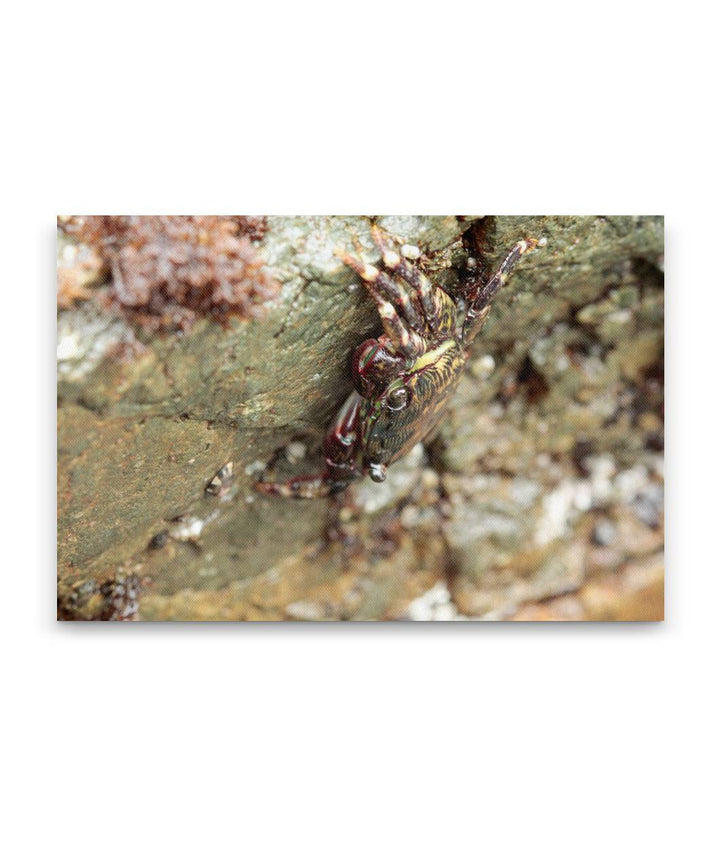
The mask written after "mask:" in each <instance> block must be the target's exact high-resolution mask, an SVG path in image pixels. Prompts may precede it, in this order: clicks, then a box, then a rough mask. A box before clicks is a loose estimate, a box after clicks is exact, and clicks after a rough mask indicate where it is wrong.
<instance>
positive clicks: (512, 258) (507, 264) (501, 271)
mask: <svg viewBox="0 0 720 856" xmlns="http://www.w3.org/2000/svg"><path fill="white" fill-rule="evenodd" d="M544 244H545V239H544V238H542V239H540V240H537V239H535V238H528V240H527V241H518V242H517V244H515V246H514V247H513V248H512V249H511V250H510V252H509V253H508V254H507V255H506V256H505V258H504V259H503V260H502V262H501V263H500V267H499V268H498V269H497V271H495V273H494V274H493V275H492V276H491V277H490V279H489V280H488V281H487V282H486V283H485V284H484V285H483V284H482V283H481V284H480V285H479V286H478V289H477V292H476V293H475V294H472V293H471V294H469V295H468V304H469V306H468V311H467V315H466V316H465V323H464V324H463V342H465V344H469V343H470V342H472V340H473V339H474V338H475V336H477V334H478V333H479V332H480V329H481V328H482V326H483V324H484V323H485V319H486V318H487V316H488V314H489V312H490V307H491V305H492V301H493V299H494V297H495V295H496V294H497V293H498V291H500V289H501V288H502V286H503V285H504V283H505V280H506V279H507V278H508V275H509V274H510V271H511V270H512V269H513V268H514V267H515V265H516V264H517V262H518V261H519V259H520V257H521V256H522V255H523V253H526V252H527V251H528V250H534V249H535V247H538V246H544Z"/></svg>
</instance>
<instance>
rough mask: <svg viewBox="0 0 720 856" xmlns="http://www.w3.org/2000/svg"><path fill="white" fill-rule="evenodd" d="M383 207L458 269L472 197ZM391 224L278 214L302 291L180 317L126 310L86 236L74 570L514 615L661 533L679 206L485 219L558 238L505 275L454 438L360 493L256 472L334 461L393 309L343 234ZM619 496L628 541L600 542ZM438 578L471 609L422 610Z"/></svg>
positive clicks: (61, 439)
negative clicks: (287, 485) (311, 493)
mask: <svg viewBox="0 0 720 856" xmlns="http://www.w3.org/2000/svg"><path fill="white" fill-rule="evenodd" d="M379 222H380V223H381V225H382V226H383V228H385V229H387V230H388V231H391V232H392V233H393V234H395V235H396V236H398V237H399V238H400V240H401V241H402V242H403V243H404V244H405V246H406V248H407V252H409V253H410V254H411V255H412V254H413V253H415V249H414V248H418V249H419V250H421V251H422V252H424V253H425V252H430V253H433V254H434V255H433V257H432V265H433V267H434V270H435V271H436V272H437V276H438V277H440V278H443V281H444V282H447V283H448V287H451V286H452V284H453V277H454V276H455V273H454V271H455V266H457V265H459V264H461V263H462V261H463V258H464V253H465V250H464V249H463V246H462V244H461V242H460V238H461V235H462V233H463V231H464V230H467V229H468V228H469V227H470V226H471V225H472V223H473V219H472V218H464V219H459V218H455V217H384V218H380V221H379ZM370 225H371V222H370V220H369V219H367V218H362V217H308V218H300V217H298V218H291V217H269V218H267V229H266V232H265V234H264V235H263V237H262V241H260V242H259V243H258V252H259V253H260V254H261V255H262V257H263V258H264V259H265V262H266V264H267V266H268V270H269V271H271V272H272V276H273V277H274V279H275V280H277V282H278V283H279V284H280V291H279V295H278V297H277V299H276V300H274V301H273V302H272V304H271V305H268V306H267V307H266V309H267V311H266V314H265V317H264V318H262V319H256V320H251V321H246V320H241V319H238V318H235V317H229V318H227V319H224V320H223V322H222V323H218V321H215V320H213V319H212V318H201V319H199V320H197V322H196V323H194V324H193V326H192V328H191V329H189V330H187V331H184V332H181V333H167V332H166V333H154V334H153V333H150V332H149V331H148V330H147V329H144V328H143V327H142V326H141V325H134V324H133V323H132V322H131V321H130V320H129V319H128V317H127V316H125V315H122V314H120V313H117V312H115V311H114V310H113V308H112V305H111V304H110V303H108V301H107V300H106V299H103V295H107V293H108V289H109V288H110V286H109V281H108V279H107V277H108V276H109V274H108V272H107V271H106V272H104V273H103V271H102V269H101V268H100V267H99V266H98V265H97V263H96V260H94V259H93V258H92V256H91V254H89V251H88V250H87V249H86V248H83V247H82V246H79V245H77V246H74V245H73V244H72V243H71V242H70V243H68V240H67V239H65V238H63V239H62V241H61V246H60V253H61V256H62V258H63V260H64V264H65V267H64V269H63V270H64V272H63V274H62V276H63V277H64V281H66V282H70V283H71V284H72V288H70V287H67V288H66V291H67V292H68V294H69V292H70V291H73V294H72V296H67V295H66V297H65V298H63V299H62V300H61V308H60V312H59V318H58V331H59V332H58V336H59V338H58V400H59V409H58V555H59V560H58V568H59V576H60V581H61V585H62V586H64V587H66V588H67V587H69V588H73V587H74V586H79V587H80V588H82V586H83V585H90V586H91V587H92V586H96V587H97V586H102V585H103V583H104V582H105V581H107V580H108V579H110V578H112V575H114V574H115V573H116V568H117V567H120V566H124V563H127V562H130V561H131V562H132V563H134V564H133V567H135V566H138V567H139V568H140V569H141V570H140V571H138V572H137V573H138V574H141V575H142V579H143V581H144V582H143V585H142V590H141V595H140V597H139V601H138V616H139V618H140V619H148V620H160V619H183V618H185V619H208V620H225V619H227V620H231V619H232V620H236V619H237V620H250V619H270V620H288V619H291V620H311V619H312V620H314V619H316V618H330V619H356V620H363V619H375V618H383V617H387V618H403V617H411V618H412V617H413V616H417V615H418V614H420V613H419V612H418V610H419V611H420V612H423V610H425V612H424V613H423V614H429V613H433V612H434V614H436V615H440V614H447V615H448V616H450V613H451V612H457V616H458V617H462V616H463V615H467V616H474V617H477V616H482V617H506V616H507V617H510V616H512V615H513V614H514V613H516V612H517V611H518V610H519V609H521V608H522V605H523V604H526V603H531V602H534V601H536V600H537V599H539V598H557V597H565V596H566V594H565V593H567V592H573V591H574V592H577V591H579V590H581V587H582V586H583V585H584V584H586V582H587V581H588V580H589V579H591V578H592V579H596V578H598V577H599V576H602V574H603V573H606V572H607V573H624V571H623V569H624V568H626V567H628V564H627V563H628V562H629V561H632V560H633V557H634V556H638V555H640V556H645V557H647V556H650V555H655V554H656V553H657V552H658V551H659V550H661V549H662V467H661V461H662V459H661V455H660V451H659V450H660V449H661V448H662V344H663V338H662V319H663V311H662V296H663V295H662V275H661V262H662V249H663V240H662V238H663V236H662V219H661V218H653V217H644V218H623V217H611V218H601V217H589V218H576V217H566V218H563V217H530V218H528V217H521V218H520V217H499V218H491V219H489V220H487V221H485V226H486V227H487V228H486V232H487V236H486V237H487V248H486V252H487V259H488V263H489V264H494V263H495V262H496V260H497V259H499V258H500V257H501V256H502V255H503V252H504V251H505V250H506V249H507V248H508V247H509V246H510V245H511V244H512V243H513V242H514V241H515V240H517V239H518V238H519V237H522V236H533V237H546V238H547V245H546V247H545V248H544V249H543V251H542V252H537V253H533V254H532V255H528V256H527V258H524V259H523V261H522V263H521V264H520V265H519V266H518V268H517V270H516V273H514V274H513V276H512V279H511V281H510V282H509V283H508V287H507V288H506V289H505V290H504V291H503V292H502V293H501V294H500V296H499V298H498V301H497V303H496V306H495V307H494V309H493V312H492V313H491V314H490V317H489V319H488V322H487V325H486V327H485V329H484V330H483V333H482V334H481V335H480V337H478V339H477V340H476V341H475V343H474V345H473V348H472V352H471V355H470V364H469V368H468V371H467V372H466V374H465V376H464V377H463V380H462V382H461V384H460V387H459V389H458V392H457V395H456V397H455V399H454V400H453V403H452V405H451V408H450V410H449V412H448V414H447V417H446V419H445V420H444V422H443V424H442V425H441V428H440V431H439V435H438V437H437V438H436V440H435V441H434V442H433V443H432V444H430V445H429V447H428V448H426V449H423V448H422V447H418V449H417V450H416V451H415V452H414V453H413V454H411V455H410V456H408V458H407V459H406V460H404V461H403V462H399V463H398V464H397V465H396V466H395V467H393V468H391V469H390V473H389V478H388V481H387V482H386V483H385V484H384V485H375V484H373V483H370V482H368V483H367V484H365V483H363V484H362V485H359V486H358V488H357V490H356V492H355V493H356V496H355V498H354V499H353V498H352V497H350V498H349V499H348V506H347V508H346V509H345V510H344V511H342V512H337V510H336V512H333V510H332V504H331V503H328V502H327V501H317V502H297V501H284V500H273V499H268V498H265V497H262V496H260V495H259V494H257V493H256V492H255V491H254V490H253V488H252V483H253V480H254V479H255V478H256V477H257V475H258V474H259V472H260V471H261V469H262V467H263V466H264V463H265V462H266V461H268V460H270V459H271V458H275V459H276V460H278V462H279V463H278V466H279V467H280V468H285V471H286V472H287V473H288V474H289V473H295V472H298V471H300V470H303V469H306V470H311V469H312V468H313V467H314V466H315V463H316V461H317V460H318V457H319V445H320V439H321V437H322V433H323V430H324V428H325V426H326V425H327V423H328V421H329V420H330V418H331V417H332V415H333V414H334V412H335V411H336V409H337V407H338V406H339V404H341V403H342V401H343V400H344V398H345V397H346V395H347V393H348V392H349V390H350V388H351V381H350V376H349V371H348V368H349V366H348V363H349V358H350V354H351V352H352V350H353V349H354V347H355V346H356V345H357V344H358V343H359V342H360V341H362V339H363V338H366V337H367V336H368V335H375V334H377V333H378V332H379V328H380V325H379V323H378V318H377V315H376V313H375V310H374V308H373V306H372V304H371V302H370V301H369V300H368V299H367V296H366V294H365V292H364V290H363V288H362V287H361V286H360V285H359V283H358V282H357V279H356V278H355V277H354V276H353V275H352V274H351V273H350V272H349V271H348V269H347V268H346V267H345V266H344V265H342V264H341V263H340V262H339V261H338V259H337V257H336V256H335V255H334V250H335V248H336V247H341V248H343V249H344V250H346V251H351V252H355V250H356V245H359V246H360V247H361V248H362V252H363V254H364V256H365V257H366V258H367V260H368V261H371V262H372V261H376V260H377V257H378V254H377V250H376V249H375V247H374V245H373V243H372V240H371V238H370ZM68 247H69V248H70V249H68ZM73 264H77V267H78V270H77V271H74V269H73ZM93 265H94V266H93ZM103 276H104V277H105V279H103ZM75 292H77V293H75ZM282 449H287V452H284V453H281V451H280V450H282ZM578 450H580V451H578ZM228 462H232V463H233V469H232V477H231V478H228V479H224V478H223V477H221V476H220V475H219V474H220V473H222V471H223V468H224V467H225V466H226V465H227V463H228ZM628 474H629V475H628ZM215 480H218V488H217V490H209V487H210V486H211V485H213V484H215ZM333 514H336V517H337V521H336V523H332V520H331V518H332V516H333ZM598 515H603V516H604V519H607V520H608V521H611V522H612V525H613V526H615V527H616V530H617V533H618V535H617V539H616V542H614V543H613V544H612V545H606V546H603V545H601V544H595V545H593V544H592V541H593V531H594V527H596V524H597V521H598ZM329 520H330V522H331V524H332V525H331V526H329V523H328V521H329ZM329 530H332V531H333V532H334V533H335V535H334V537H336V538H337V539H338V540H337V541H334V542H332V543H331V544H330V545H329V546H327V545H326V546H325V547H323V546H322V545H323V544H325V543H326V539H327V535H328V531H329ZM162 533H166V534H165V535H164V536H163V537H162V538H159V535H160V534H162ZM632 543H634V544H635V545H638V544H639V545H640V546H641V547H642V549H641V550H640V552H639V553H638V548H637V547H632V546H631V544H632ZM149 545H152V549H149ZM593 546H594V547H595V548H596V549H601V548H603V549H612V550H613V551H614V552H613V554H612V556H611V557H609V556H602V555H601V554H600V553H597V552H595V553H593V552H592V548H593ZM448 581H450V582H448ZM441 584H442V585H441ZM437 585H441V588H442V586H445V588H446V590H447V591H448V592H450V596H451V597H452V599H453V600H452V604H451V606H452V608H450V606H448V604H447V603H445V604H442V603H439V602H438V603H437V604H435V605H434V606H433V604H434V603H435V601H433V604H430V601H429V600H428V601H422V600H420V605H419V606H416V607H411V604H412V603H413V602H414V601H416V600H417V599H421V598H422V597H423V596H425V595H426V594H427V592H429V591H432V590H433V587H434V586H437ZM436 591H440V589H437V590H436ZM599 597H600V596H599V595H597V597H596V600H597V598H599ZM423 604H425V606H423ZM428 604H430V605H428ZM446 607H447V608H446ZM583 609H585V607H583ZM603 609H605V607H602V608H599V607H598V608H597V609H595V607H593V610H594V612H593V614H596V613H599V612H602V610H603ZM443 610H444V611H443ZM593 610H590V609H589V607H588V608H587V611H588V612H589V611H593Z"/></svg>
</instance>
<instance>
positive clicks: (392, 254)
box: [372, 226, 437, 330]
mask: <svg viewBox="0 0 720 856" xmlns="http://www.w3.org/2000/svg"><path fill="white" fill-rule="evenodd" d="M372 236H373V240H374V241H375V244H376V245H377V248H378V249H379V250H380V252H381V253H382V260H383V264H384V265H385V267H387V268H388V269H389V270H391V271H393V272H394V273H397V274H398V275H399V276H400V277H402V279H404V280H405V282H407V283H408V285H411V286H412V287H413V288H414V289H415V292H416V294H417V295H418V298H419V299H420V305H421V306H422V310H423V314H424V315H425V321H426V323H427V326H428V327H429V329H430V330H435V329H436V327H437V307H436V306H435V300H434V298H433V285H432V283H431V282H430V280H429V279H428V278H427V277H426V276H425V274H423V273H422V272H421V271H420V270H418V268H416V267H415V266H414V265H411V264H409V263H408V262H407V260H406V259H405V258H404V257H403V255H402V254H401V253H399V252H398V251H397V250H396V249H395V248H394V247H393V246H392V244H390V243H389V241H388V239H387V238H386V236H385V235H384V234H383V232H382V230H381V229H379V228H378V227H377V226H373V227H372Z"/></svg>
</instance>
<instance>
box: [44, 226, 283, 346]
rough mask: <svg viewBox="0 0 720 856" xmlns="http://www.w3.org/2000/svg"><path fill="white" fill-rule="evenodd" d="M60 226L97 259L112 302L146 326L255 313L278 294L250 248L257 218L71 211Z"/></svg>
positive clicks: (179, 325) (259, 231) (258, 229)
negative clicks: (108, 280) (108, 283)
mask: <svg viewBox="0 0 720 856" xmlns="http://www.w3.org/2000/svg"><path fill="white" fill-rule="evenodd" d="M60 227H61V228H62V230H63V231H64V232H65V233H66V234H69V235H72V236H74V237H75V238H76V240H77V241H79V242H80V243H81V244H82V245H85V246H87V247H90V248H91V249H92V250H93V251H94V252H95V253H96V254H97V255H98V256H99V257H100V259H101V260H102V263H103V265H104V266H105V268H106V269H107V270H109V272H110V274H111V283H112V286H111V294H110V299H111V301H112V303H113V304H114V305H116V306H118V307H119V308H120V309H121V310H122V311H123V312H124V313H125V314H126V315H128V316H130V317H131V318H132V320H134V321H136V322H137V323H139V324H140V325H141V326H143V327H145V328H146V329H149V330H153V331H169V330H187V329H189V327H190V326H191V325H192V323H193V322H194V321H195V320H196V319H197V318H198V317H200V316H204V317H212V318H215V319H216V320H219V321H224V320H225V318H226V317H227V316H228V315H237V316H239V317H241V318H252V317H258V316H260V315H262V314H263V313H264V311H265V304H267V303H268V302H269V301H271V300H272V299H273V298H274V297H275V296H276V294H277V292H278V288H279V286H278V284H277V282H276V281H275V279H274V278H273V276H272V274H271V273H270V271H269V270H268V269H267V268H266V267H265V262H264V260H263V258H262V257H261V256H260V254H259V252H258V248H257V246H256V242H257V241H258V240H260V239H261V238H262V236H263V234H264V232H265V228H266V225H265V219H264V218H263V217H216V216H88V217H79V216H75V217H66V218H61V220H60ZM79 296H80V297H81V298H84V297H86V292H82V293H81V294H80V295H79Z"/></svg>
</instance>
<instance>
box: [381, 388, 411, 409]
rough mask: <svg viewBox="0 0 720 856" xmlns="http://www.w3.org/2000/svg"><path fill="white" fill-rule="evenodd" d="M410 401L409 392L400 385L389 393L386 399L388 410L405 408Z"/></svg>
mask: <svg viewBox="0 0 720 856" xmlns="http://www.w3.org/2000/svg"><path fill="white" fill-rule="evenodd" d="M409 403H410V393H409V391H408V389H407V388H406V387H404V386H400V387H398V388H397V389H394V390H393V391H392V392H391V393H389V395H388V397H387V401H386V405H387V408H388V410H405V408H406V407H407V406H408V404H409Z"/></svg>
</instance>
